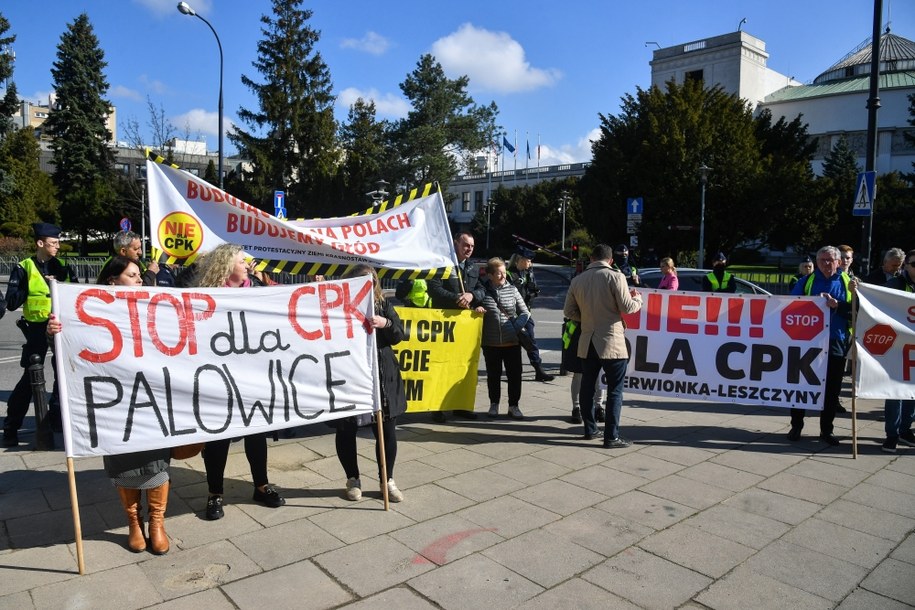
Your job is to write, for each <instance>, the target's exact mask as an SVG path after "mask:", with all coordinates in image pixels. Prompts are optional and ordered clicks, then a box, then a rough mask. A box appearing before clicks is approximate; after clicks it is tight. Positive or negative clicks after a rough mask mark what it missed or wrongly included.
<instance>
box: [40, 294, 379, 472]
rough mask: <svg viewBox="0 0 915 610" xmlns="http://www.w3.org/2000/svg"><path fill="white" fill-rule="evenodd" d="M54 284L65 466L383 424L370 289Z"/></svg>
mask: <svg viewBox="0 0 915 610" xmlns="http://www.w3.org/2000/svg"><path fill="white" fill-rule="evenodd" d="M52 284H53V286H52V291H53V303H54V309H55V314H56V315H57V316H58V318H59V319H60V320H61V322H62V324H63V332H61V333H60V334H58V335H56V336H55V341H56V350H57V363H58V366H57V374H58V380H59V384H60V395H61V411H62V415H63V419H64V441H65V446H66V451H67V455H68V456H71V457H75V456H86V455H110V454H117V453H128V452H134V451H141V450H145V449H154V448H160V447H173V446H177V445H186V444H189V443H194V442H201V441H211V440H217V439H221V438H233V437H238V436H244V435H247V434H254V433H258V432H267V431H271V430H278V429H281V428H288V427H293V426H301V425H305V424H312V423H317V422H323V421H328V420H331V419H335V418H339V417H345V416H349V415H358V414H361V413H371V412H372V411H374V410H377V405H378V404H379V402H378V388H377V387H376V386H377V382H376V380H377V366H378V365H377V352H376V351H375V335H374V332H373V330H372V327H371V325H370V322H367V320H368V321H370V320H371V317H372V315H373V308H374V303H373V292H372V280H371V277H358V278H351V279H348V280H342V281H328V282H320V283H314V284H305V285H295V286H271V287H267V288H188V289H170V288H148V287H142V288H139V287H138V288H134V287H130V288H127V287H121V286H94V285H86V284H66V283H64V284H61V283H57V282H53V283H52Z"/></svg>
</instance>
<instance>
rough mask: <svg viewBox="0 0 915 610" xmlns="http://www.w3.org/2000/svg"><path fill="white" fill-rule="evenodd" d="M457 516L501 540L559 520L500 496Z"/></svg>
mask: <svg viewBox="0 0 915 610" xmlns="http://www.w3.org/2000/svg"><path fill="white" fill-rule="evenodd" d="M457 515H458V516H459V517H462V518H464V519H467V520H468V521H472V522H473V523H475V524H477V525H478V526H480V527H484V528H489V529H491V530H492V531H494V532H495V533H497V534H498V535H499V536H501V537H502V538H514V537H515V536H518V535H519V534H523V533H524V532H527V531H530V530H532V529H535V528H538V527H542V526H544V525H546V524H547V523H552V522H553V521H555V520H557V519H559V515H558V514H556V513H554V512H551V511H548V510H546V509H543V508H540V507H539V506H535V505H533V504H530V503H528V502H524V501H523V500H520V499H518V498H515V497H513V496H502V497H500V498H494V499H492V500H488V501H486V502H482V503H480V504H476V505H474V506H470V507H468V508H465V509H463V510H460V511H458V512H457Z"/></svg>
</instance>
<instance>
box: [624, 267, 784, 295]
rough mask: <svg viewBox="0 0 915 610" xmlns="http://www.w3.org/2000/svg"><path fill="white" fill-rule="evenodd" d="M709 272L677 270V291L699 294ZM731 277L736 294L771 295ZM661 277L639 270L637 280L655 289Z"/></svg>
mask: <svg viewBox="0 0 915 610" xmlns="http://www.w3.org/2000/svg"><path fill="white" fill-rule="evenodd" d="M711 272H712V270H711V269H690V268H678V269H677V278H678V279H679V280H680V288H679V289H680V290H690V291H696V292H701V291H702V278H704V277H705V276H706V275H708V274H709V273H711ZM732 275H734V278H735V279H736V280H737V292H739V293H741V294H772V293H771V292H769V291H768V290H766V289H765V288H763V287H761V286H757V285H756V284H754V283H753V282H748V281H747V280H744V279H741V278H740V277H739V276H737V275H736V274H732ZM661 277H663V276H662V275H661V270H660V269H657V268H654V269H639V279H641V280H642V285H643V286H645V287H646V288H657V287H658V283H659V282H660V281H661Z"/></svg>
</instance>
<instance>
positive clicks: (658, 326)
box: [624, 290, 829, 410]
mask: <svg viewBox="0 0 915 610" xmlns="http://www.w3.org/2000/svg"><path fill="white" fill-rule="evenodd" d="M642 296H643V299H644V304H643V306H642V310H641V311H639V312H638V313H636V314H632V315H627V316H624V319H625V321H626V326H627V328H626V341H627V343H628V345H629V355H630V358H629V368H628V370H627V372H626V380H625V385H624V389H625V391H626V392H632V393H635V394H652V395H658V396H672V397H677V398H683V399H688V400H708V401H715V402H728V403H739V404H749V405H764V406H770V407H784V408H801V409H811V410H819V409H822V408H823V389H824V387H825V380H826V361H827V357H828V349H827V341H828V338H829V316H828V315H827V313H826V306H825V304H824V302H823V300H822V299H813V298H810V297H787V296H767V295H755V294H754V295H740V294H734V295H725V294H704V293H696V292H670V291H664V290H644V291H643V292H642Z"/></svg>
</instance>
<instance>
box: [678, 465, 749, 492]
mask: <svg viewBox="0 0 915 610" xmlns="http://www.w3.org/2000/svg"><path fill="white" fill-rule="evenodd" d="M677 474H679V475H680V476H681V477H685V478H687V479H691V480H693V481H699V482H700V483H705V484H707V485H714V486H716V487H721V488H724V489H727V490H730V491H742V490H744V489H747V488H749V487H752V486H753V485H756V484H757V483H759V482H760V481H762V480H764V478H765V477H763V476H761V475H758V474H753V473H752V472H745V471H743V470H737V469H736V468H731V467H729V466H722V465H721V464H716V463H714V462H712V461H706V462H702V463H700V464H696V465H695V466H689V467H688V468H684V469H683V470H681V471H680V472H678V473H677Z"/></svg>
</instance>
